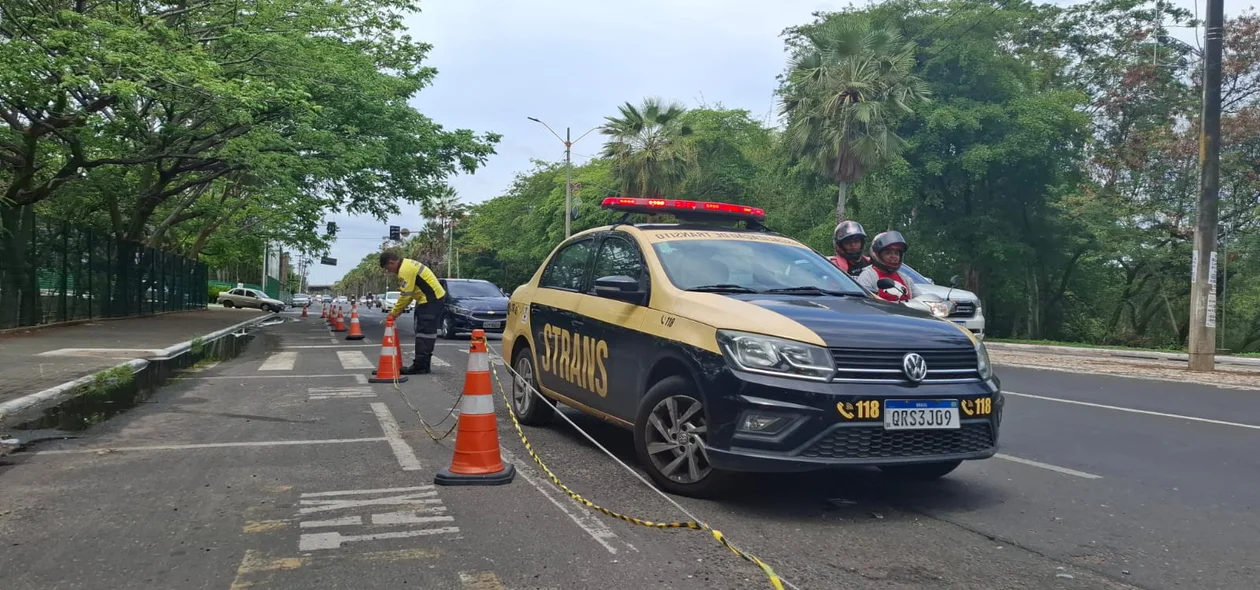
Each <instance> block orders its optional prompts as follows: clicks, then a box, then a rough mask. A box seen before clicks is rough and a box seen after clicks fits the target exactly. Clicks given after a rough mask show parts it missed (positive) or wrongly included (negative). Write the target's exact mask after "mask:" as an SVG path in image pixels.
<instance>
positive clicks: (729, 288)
mask: <svg viewBox="0 0 1260 590" xmlns="http://www.w3.org/2000/svg"><path fill="white" fill-rule="evenodd" d="M687 290H688V291H700V292H704V293H757V292H758V291H757V290H756V289H749V288H748V287H745V286H743V285H734V284H730V283H720V284H717V285H700V286H699V287H692V288H690V289H687Z"/></svg>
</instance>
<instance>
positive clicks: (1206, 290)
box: [1189, 0, 1225, 371]
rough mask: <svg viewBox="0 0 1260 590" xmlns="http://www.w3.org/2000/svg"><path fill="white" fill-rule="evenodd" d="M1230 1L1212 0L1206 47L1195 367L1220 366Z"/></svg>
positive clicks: (1194, 285)
mask: <svg viewBox="0 0 1260 590" xmlns="http://www.w3.org/2000/svg"><path fill="white" fill-rule="evenodd" d="M1224 12H1225V2H1224V0H1208V3H1207V29H1206V33H1207V34H1206V38H1205V39H1204V48H1203V117H1202V119H1203V127H1202V129H1201V130H1200V132H1199V203H1198V218H1197V220H1196V223H1195V229H1194V258H1193V261H1192V263H1191V269H1192V271H1193V274H1192V275H1191V285H1190V363H1189V368H1190V370H1191V371H1212V370H1214V369H1215V365H1216V334H1215V332H1216V234H1217V228H1216V225H1217V216H1218V208H1219V206H1220V202H1219V198H1220V188H1221V187H1220V163H1221V51H1222V48H1221V46H1222V41H1223V39H1222V37H1223V36H1224V29H1225V15H1224Z"/></svg>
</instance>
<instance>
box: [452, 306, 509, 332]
mask: <svg viewBox="0 0 1260 590" xmlns="http://www.w3.org/2000/svg"><path fill="white" fill-rule="evenodd" d="M451 322H452V323H453V324H454V325H455V330H456V331H458V332H471V331H473V330H485V332H486V333H487V334H502V333H503V328H504V326H506V325H507V310H506V309H504V310H494V311H478V310H473V311H470V312H467V313H460V312H451Z"/></svg>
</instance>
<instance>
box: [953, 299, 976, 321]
mask: <svg viewBox="0 0 1260 590" xmlns="http://www.w3.org/2000/svg"><path fill="white" fill-rule="evenodd" d="M974 315H976V304H975V302H972V301H955V302H954V313H951V314H949V317H951V318H969V317H971V316H974Z"/></svg>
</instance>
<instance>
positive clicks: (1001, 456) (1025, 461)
mask: <svg viewBox="0 0 1260 590" xmlns="http://www.w3.org/2000/svg"><path fill="white" fill-rule="evenodd" d="M993 457H994V458H995V459H1004V460H1006V461H1010V462H1012V463H1020V464H1022V465H1029V466H1032V467H1040V468H1042V469H1048V470H1050V471H1056V472H1058V473H1062V474H1065V475H1074V476H1076V477H1083V478H1085V479H1102V476H1101V475H1094V474H1092V473H1085V472H1084V471H1077V470H1075V469H1068V468H1067V467H1059V466H1058V465H1051V464H1049V463H1042V462H1040V461H1033V460H1032V459H1023V458H1020V457H1012V456H1011V455H1004V454H1002V453H998V454H996V455H994V456H993Z"/></svg>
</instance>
